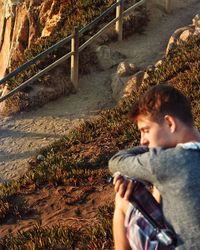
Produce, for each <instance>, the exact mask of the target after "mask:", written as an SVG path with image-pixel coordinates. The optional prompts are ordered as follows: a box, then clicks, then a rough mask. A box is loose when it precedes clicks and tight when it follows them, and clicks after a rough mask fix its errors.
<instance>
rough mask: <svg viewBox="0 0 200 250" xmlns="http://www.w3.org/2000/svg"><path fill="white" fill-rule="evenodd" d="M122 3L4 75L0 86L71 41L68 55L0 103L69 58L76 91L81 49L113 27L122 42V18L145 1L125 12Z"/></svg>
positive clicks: (116, 3) (2, 98)
mask: <svg viewBox="0 0 200 250" xmlns="http://www.w3.org/2000/svg"><path fill="white" fill-rule="evenodd" d="M124 1H125V0H116V2H115V3H114V4H113V5H112V6H111V7H110V8H108V9H107V10H106V11H104V12H103V13H102V15H101V16H99V17H97V18H96V19H95V20H94V21H92V22H91V23H90V24H88V25H87V26H85V27H84V28H83V29H81V30H78V28H77V27H75V28H74V30H73V32H72V34H71V35H69V36H68V37H66V38H64V39H63V40H61V41H60V42H58V43H56V44H55V45H53V46H51V47H50V48H49V49H47V50H45V51H43V52H41V53H40V54H38V55H37V56H35V57H34V58H33V59H31V60H30V61H28V62H27V63H25V64H23V65H21V66H20V67H18V68H17V69H16V70H14V71H13V72H11V73H10V74H8V75H6V76H5V77H4V78H3V79H1V80H0V84H3V83H5V82H6V81H7V80H9V79H11V78H12V77H14V76H16V75H18V74H19V73H20V72H22V71H24V70H26V69H27V68H28V67H30V66H31V65H33V64H34V63H36V62H37V61H38V60H40V59H41V58H42V57H44V56H45V55H47V54H49V53H51V52H52V51H54V50H55V49H58V48H59V47H61V46H63V45H65V44H67V43H69V42H70V41H71V51H70V52H69V53H67V54H66V55H64V56H62V57H61V58H60V59H58V60H57V61H55V62H53V63H52V64H50V65H49V66H47V67H46V68H45V69H43V70H41V71H39V72H38V73H36V74H35V75H34V76H32V77H31V78H30V79H28V80H27V81H25V82H23V83H22V84H20V85H19V86H18V87H16V88H15V89H13V90H11V91H10V92H9V93H8V94H6V95H4V96H2V97H1V98H0V102H2V101H4V100H6V99H7V98H9V97H10V96H12V95H14V94H15V93H16V92H18V91H20V90H22V89H23V88H24V87H26V86H27V85H30V84H31V83H33V82H34V81H35V80H37V79H38V78H39V77H41V76H42V75H44V74H45V73H47V72H48V71H50V70H52V69H53V68H55V67H56V66H58V65H59V64H61V63H63V62H64V61H66V60H67V59H69V58H70V57H71V71H70V72H71V73H70V74H71V81H72V83H73V85H74V87H75V88H76V89H77V88H78V71H79V63H78V62H79V53H80V52H81V51H82V50H83V49H85V48H86V47H87V46H88V45H90V44H91V43H92V42H93V41H94V40H96V39H97V38H98V37H100V36H101V35H102V34H103V33H104V32H105V31H106V30H108V28H110V27H111V26H113V25H115V31H116V32H117V35H118V40H122V39H123V17H124V16H127V15H129V14H130V13H131V12H133V10H134V9H136V8H137V7H139V6H141V5H144V4H145V3H146V0H140V1H139V2H137V3H135V4H134V5H133V6H131V7H130V8H128V9H127V10H124V8H123V7H124ZM165 2H166V6H165V10H166V12H170V10H171V0H165ZM114 9H115V10H116V17H115V18H114V19H113V20H112V21H110V22H109V23H108V24H106V25H105V26H104V27H103V28H102V29H101V30H99V31H98V32H97V33H96V34H95V35H93V36H92V37H90V38H89V39H88V40H87V41H86V42H85V43H84V44H82V45H81V46H79V37H80V36H81V35H83V34H84V33H85V32H86V31H89V30H91V29H92V28H93V27H95V26H96V24H97V23H99V21H100V20H102V19H103V18H104V17H105V16H107V15H108V14H109V13H111V12H112V11H113V10H114Z"/></svg>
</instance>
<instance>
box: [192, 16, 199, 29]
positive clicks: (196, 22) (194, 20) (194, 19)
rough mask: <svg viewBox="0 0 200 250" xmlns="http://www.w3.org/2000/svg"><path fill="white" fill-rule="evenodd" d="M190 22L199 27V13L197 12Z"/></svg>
mask: <svg viewBox="0 0 200 250" xmlns="http://www.w3.org/2000/svg"><path fill="white" fill-rule="evenodd" d="M192 24H193V25H194V26H195V27H198V28H200V15H199V14H196V16H195V17H194V18H193V19H192Z"/></svg>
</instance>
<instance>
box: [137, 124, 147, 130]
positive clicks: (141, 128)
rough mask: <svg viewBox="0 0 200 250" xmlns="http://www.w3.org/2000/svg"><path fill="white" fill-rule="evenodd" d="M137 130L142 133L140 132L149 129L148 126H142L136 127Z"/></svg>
mask: <svg viewBox="0 0 200 250" xmlns="http://www.w3.org/2000/svg"><path fill="white" fill-rule="evenodd" d="M138 129H139V130H140V131H142V130H144V129H149V126H148V125H145V126H142V127H140V128H139V127H138Z"/></svg>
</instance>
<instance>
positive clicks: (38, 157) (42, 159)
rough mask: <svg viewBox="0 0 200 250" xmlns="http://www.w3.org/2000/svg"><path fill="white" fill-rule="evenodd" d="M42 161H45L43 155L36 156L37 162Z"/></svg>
mask: <svg viewBox="0 0 200 250" xmlns="http://www.w3.org/2000/svg"><path fill="white" fill-rule="evenodd" d="M44 159H45V157H44V155H38V156H37V160H38V161H44Z"/></svg>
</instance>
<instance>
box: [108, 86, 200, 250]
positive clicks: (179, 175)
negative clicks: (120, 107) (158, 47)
mask: <svg viewBox="0 0 200 250" xmlns="http://www.w3.org/2000/svg"><path fill="white" fill-rule="evenodd" d="M130 118H131V119H132V120H133V121H134V122H136V123H137V125H138V128H139V130H140V133H141V144H142V146H141V147H136V148H133V149H128V150H123V151H120V152H118V153H117V154H116V155H114V156H113V157H112V158H111V160H110V161H109V169H110V171H111V172H112V174H114V173H116V172H120V174H121V175H123V176H128V177H130V178H134V179H136V180H142V181H146V182H148V183H151V184H152V185H153V186H155V187H156V188H157V189H158V191H159V192H160V194H161V197H162V210H163V214H164V217H165V221H166V223H167V224H168V225H169V226H170V227H171V228H173V230H174V231H175V233H176V237H177V249H181V250H182V249H184V250H189V249H192V250H197V249H200V134H199V132H198V131H197V129H196V128H195V127H194V124H193V117H192V113H191V106H190V104H189V102H188V100H187V98H186V97H185V96H184V95H183V94H182V93H181V92H179V91H178V90H177V89H175V88H173V87H172V86H169V85H167V84H160V85H156V86H154V87H152V88H150V89H149V90H148V91H147V92H146V93H145V94H144V95H143V96H142V97H141V98H140V99H139V100H138V101H137V102H136V103H135V105H134V106H133V108H132V112H131V114H130ZM121 175H117V176H115V178H114V184H115V192H116V203H115V212H114V219H113V234H114V242H115V249H116V250H124V249H126V250H127V249H135V248H134V242H131V241H133V239H131V237H130V235H128V236H127V228H126V227H131V226H134V225H128V226H127V225H126V227H125V226H124V223H125V222H126V220H127V217H131V216H132V217H133V218H134V217H135V216H136V215H137V211H136V210H135V208H134V207H131V205H130V203H129V201H128V200H129V197H131V195H134V183H133V182H132V181H128V179H125V178H122V177H121ZM157 193H158V192H157ZM129 221H132V222H131V223H132V224H134V223H136V222H137V221H136V220H134V219H133V220H130V218H129ZM146 249H148V248H146Z"/></svg>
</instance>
